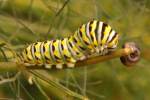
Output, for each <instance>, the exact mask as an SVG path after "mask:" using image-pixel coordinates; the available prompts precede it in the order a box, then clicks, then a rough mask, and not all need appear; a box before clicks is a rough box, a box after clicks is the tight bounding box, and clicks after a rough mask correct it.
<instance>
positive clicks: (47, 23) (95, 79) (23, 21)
mask: <svg viewBox="0 0 150 100" xmlns="http://www.w3.org/2000/svg"><path fill="white" fill-rule="evenodd" d="M92 19H98V20H102V21H105V22H108V23H109V24H110V25H111V26H112V27H113V28H114V29H115V30H116V31H117V32H118V33H120V42H119V48H120V47H121V45H122V44H123V43H124V42H125V41H135V42H136V43H137V44H138V45H139V46H140V48H141V50H142V58H141V61H140V62H139V63H137V65H135V66H133V67H132V68H127V67H126V66H124V65H122V64H121V63H120V61H119V59H113V60H111V61H106V62H103V63H99V64H96V65H89V66H85V67H83V68H75V69H65V70H57V71H55V70H52V71H46V72H43V71H38V72H39V73H40V72H42V74H43V75H44V74H45V75H46V76H49V77H51V78H52V79H53V78H54V77H55V78H57V80H56V81H57V82H60V83H61V84H63V85H64V86H65V87H67V88H68V89H70V90H72V91H74V92H76V93H78V94H80V95H83V96H86V97H89V98H90V99H91V100H149V99H150V95H149V94H150V85H149V84H150V78H149V77H150V69H149V67H150V62H149V61H150V54H149V50H150V42H149V40H150V33H149V32H150V20H149V19H150V0H0V43H2V42H4V43H7V44H9V45H11V48H12V49H13V50H15V51H16V52H19V51H20V49H22V48H23V47H24V46H26V45H27V44H29V43H32V42H36V41H44V40H47V39H49V40H51V39H59V38H62V37H67V36H69V35H72V34H73V32H74V31H75V30H76V29H77V28H78V27H79V26H80V25H81V24H83V23H86V22H87V21H89V20H92ZM4 50H5V48H3V45H0V51H1V52H0V60H1V61H6V60H8V59H7V58H8V56H10V53H9V52H6V51H4ZM4 54H5V55H4ZM5 56H6V57H5ZM0 72H1V71H0ZM14 74H15V72H14V73H10V72H7V73H6V72H5V73H3V72H1V76H0V79H1V80H4V79H5V78H9V77H10V76H13V75H14ZM47 74H50V75H47ZM38 80H39V79H37V81H36V82H37V84H38ZM40 82H41V83H42V84H43V86H39V85H35V84H34V85H29V83H28V82H27V81H26V80H25V79H24V77H23V75H20V76H19V77H18V78H17V80H16V81H14V82H11V83H6V84H2V85H0V99H2V98H8V99H12V98H15V99H23V100H28V99H31V100H32V99H35V100H41V99H42V100H44V99H45V100H46V99H48V96H50V97H51V99H52V100H55V99H56V100H57V99H60V97H58V96H62V95H64V93H63V90H59V89H58V90H56V89H53V86H50V85H48V84H45V83H44V81H40ZM44 88H48V89H51V90H52V91H48V90H46V92H43V91H44V90H43V89H44ZM68 99H69V100H72V99H73V98H70V97H68ZM68 99H67V98H66V100H68Z"/></svg>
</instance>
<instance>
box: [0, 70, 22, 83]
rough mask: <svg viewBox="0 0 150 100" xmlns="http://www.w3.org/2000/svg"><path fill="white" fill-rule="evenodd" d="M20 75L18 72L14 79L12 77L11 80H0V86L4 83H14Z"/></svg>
mask: <svg viewBox="0 0 150 100" xmlns="http://www.w3.org/2000/svg"><path fill="white" fill-rule="evenodd" d="M19 75H20V72H18V73H17V74H16V75H15V76H14V77H12V78H8V79H2V80H1V81H0V85H1V84H5V83H9V82H14V81H15V80H16V79H17V78H18V76H19Z"/></svg>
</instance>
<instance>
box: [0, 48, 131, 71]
mask: <svg viewBox="0 0 150 100" xmlns="http://www.w3.org/2000/svg"><path fill="white" fill-rule="evenodd" d="M133 52H134V51H133V49H132V48H131V47H128V48H124V49H119V50H116V51H114V52H112V53H111V54H109V55H105V56H97V57H92V58H88V59H85V60H83V61H78V62H77V63H76V64H75V67H82V66H86V65H91V64H96V63H100V62H103V61H108V60H110V59H113V58H117V57H121V56H125V55H129V54H131V53H133ZM22 66H24V65H23V64H17V63H15V62H0V72H6V71H17V70H18V69H19V68H21V67H22ZM26 68H27V69H46V68H45V67H44V66H26Z"/></svg>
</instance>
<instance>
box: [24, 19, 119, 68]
mask: <svg viewBox="0 0 150 100" xmlns="http://www.w3.org/2000/svg"><path fill="white" fill-rule="evenodd" d="M118 36H119V35H118V33H117V32H115V30H113V29H112V28H111V27H110V26H109V25H108V24H106V23H104V22H102V21H98V20H92V21H89V22H87V23H86V24H83V25H81V26H80V27H79V28H78V29H77V30H76V31H75V33H74V34H73V35H72V36H69V37H67V38H62V39H57V40H47V41H43V42H36V43H32V44H30V45H29V46H27V47H26V48H25V49H24V50H23V51H22V53H21V58H22V62H23V63H24V64H25V65H44V66H45V67H46V68H51V67H52V66H53V65H55V66H56V68H57V69H61V68H62V67H63V64H66V65H67V67H74V65H75V63H76V62H77V61H79V60H81V61H82V60H84V59H87V58H89V57H92V56H93V55H102V56H103V55H106V54H108V53H109V52H111V51H114V50H115V48H116V47H117V44H118Z"/></svg>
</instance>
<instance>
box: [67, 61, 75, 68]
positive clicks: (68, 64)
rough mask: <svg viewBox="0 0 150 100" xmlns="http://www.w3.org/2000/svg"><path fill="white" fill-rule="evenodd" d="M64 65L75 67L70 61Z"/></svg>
mask: <svg viewBox="0 0 150 100" xmlns="http://www.w3.org/2000/svg"><path fill="white" fill-rule="evenodd" d="M66 65H67V67H68V68H74V67H75V63H71V62H69V63H66Z"/></svg>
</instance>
